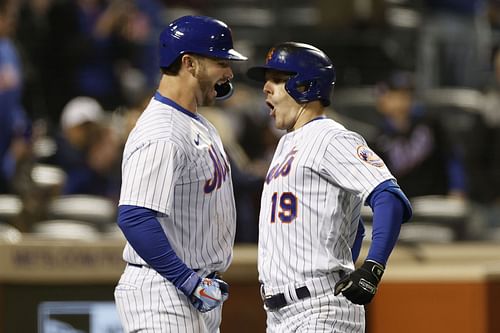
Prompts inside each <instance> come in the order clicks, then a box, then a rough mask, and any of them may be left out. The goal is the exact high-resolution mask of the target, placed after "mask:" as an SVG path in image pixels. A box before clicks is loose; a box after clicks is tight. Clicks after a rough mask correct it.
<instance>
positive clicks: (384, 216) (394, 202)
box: [366, 191, 404, 266]
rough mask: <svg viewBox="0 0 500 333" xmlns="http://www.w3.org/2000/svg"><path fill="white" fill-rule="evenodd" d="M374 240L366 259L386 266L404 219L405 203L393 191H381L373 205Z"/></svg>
mask: <svg viewBox="0 0 500 333" xmlns="http://www.w3.org/2000/svg"><path fill="white" fill-rule="evenodd" d="M372 208H373V229H372V242H371V246H370V250H369V251H368V256H367V257H366V259H368V260H373V261H376V262H378V263H379V264H382V265H384V266H385V264H386V263H387V260H388V259H389V255H390V254H391V252H392V250H393V248H394V246H395V245H396V242H397V239H398V236H399V232H400V230H401V223H402V221H403V213H404V206H403V203H402V202H401V201H400V200H399V199H398V198H397V197H396V196H395V195H394V194H392V193H391V192H387V191H383V192H381V193H380V194H379V195H378V196H377V198H376V200H374V205H373V207H372Z"/></svg>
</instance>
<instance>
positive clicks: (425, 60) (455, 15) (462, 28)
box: [416, 0, 491, 91]
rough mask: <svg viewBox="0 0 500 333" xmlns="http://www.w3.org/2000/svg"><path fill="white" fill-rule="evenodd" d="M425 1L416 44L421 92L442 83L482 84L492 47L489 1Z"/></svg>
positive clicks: (472, 86) (471, 85) (442, 84)
mask: <svg viewBox="0 0 500 333" xmlns="http://www.w3.org/2000/svg"><path fill="white" fill-rule="evenodd" d="M423 3H424V11H423V15H422V22H421V25H420V27H421V29H420V40H419V42H418V46H417V52H418V54H417V68H416V70H417V74H418V81H417V87H418V89H419V91H423V90H425V89H430V88H436V87H441V86H463V87H469V88H480V87H481V86H483V85H484V83H485V78H486V73H487V71H488V54H489V52H490V47H491V46H490V42H491V33H490V27H489V22H488V17H487V11H486V10H487V0H424V1H423Z"/></svg>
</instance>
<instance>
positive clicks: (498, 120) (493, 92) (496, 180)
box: [473, 48, 500, 227]
mask: <svg viewBox="0 0 500 333" xmlns="http://www.w3.org/2000/svg"><path fill="white" fill-rule="evenodd" d="M492 60H493V80H492V82H491V83H490V85H489V86H488V87H487V89H486V91H485V98H484V112H485V114H484V116H485V123H486V126H485V128H484V129H483V133H482V135H481V137H482V138H484V139H483V142H482V145H481V147H480V149H481V153H480V161H479V164H480V166H481V167H482V169H481V170H480V171H479V172H478V178H479V179H477V182H478V183H479V185H480V186H478V189H477V190H476V192H477V193H474V197H473V199H475V201H476V202H478V203H479V204H481V205H482V208H483V209H482V210H481V211H482V214H483V219H484V221H483V224H484V225H485V226H490V227H491V226H497V227H498V226H500V192H499V190H498V189H499V188H500V152H499V151H498V148H497V147H499V146H500V48H496V49H495V51H494V53H493V59H492Z"/></svg>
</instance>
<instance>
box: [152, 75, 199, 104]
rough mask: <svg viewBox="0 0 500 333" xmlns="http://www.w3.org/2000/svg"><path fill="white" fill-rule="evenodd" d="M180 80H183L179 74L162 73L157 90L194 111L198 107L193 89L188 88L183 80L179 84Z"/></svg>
mask: <svg viewBox="0 0 500 333" xmlns="http://www.w3.org/2000/svg"><path fill="white" fill-rule="evenodd" d="M181 82H183V80H182V78H181V77H180V76H168V75H163V76H162V78H161V80H160V85H159V87H158V92H159V93H160V94H161V95H162V96H165V97H167V98H168V99H171V100H172V101H174V102H175V103H177V104H179V105H180V106H182V107H183V108H185V109H186V110H188V111H190V112H192V113H196V112H197V111H198V108H197V104H196V99H195V97H194V93H193V91H194V90H193V89H190V88H189V86H188V85H187V84H186V83H185V82H184V84H181Z"/></svg>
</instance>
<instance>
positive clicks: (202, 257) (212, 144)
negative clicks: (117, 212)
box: [115, 99, 236, 332]
mask: <svg viewBox="0 0 500 333" xmlns="http://www.w3.org/2000/svg"><path fill="white" fill-rule="evenodd" d="M122 171H123V175H122V188H121V195H120V205H134V206H140V207H145V208H150V209H153V210H155V211H157V212H158V215H157V219H158V221H159V222H160V224H161V226H162V228H163V229H164V231H165V233H166V234H167V237H168V240H169V242H170V244H171V246H172V248H173V249H174V251H175V253H176V254H177V255H178V256H179V258H180V259H181V260H182V261H184V262H185V263H186V265H187V266H188V267H190V268H192V269H195V270H198V271H197V273H198V274H200V276H204V275H206V274H208V273H209V272H213V271H219V272H224V271H225V270H226V269H227V267H228V266H229V264H230V262H231V259H232V255H233V252H232V251H233V250H232V249H233V244H234V233H235V229H236V210H235V204H234V195H233V185H232V181H231V175H230V167H229V162H228V159H227V156H226V154H225V152H224V149H223V146H222V142H221V140H220V137H219V135H218V133H217V131H216V130H215V128H214V127H213V126H212V125H211V124H210V123H209V122H208V121H207V120H206V119H205V118H203V117H202V116H199V115H196V116H195V115H193V114H191V115H189V114H188V113H187V111H185V110H181V109H179V110H177V109H176V108H174V107H173V106H170V105H167V104H164V103H162V102H160V101H158V100H156V99H152V100H151V102H150V104H149V105H148V107H147V108H146V110H145V111H144V113H143V114H142V115H141V117H140V118H139V120H138V122H137V124H136V127H135V128H134V129H133V130H132V132H131V133H130V135H129V138H128V140H127V143H126V145H125V149H124V155H123V162H122ZM123 259H124V260H125V261H126V262H129V263H135V264H140V265H145V264H146V263H145V262H144V261H143V259H142V258H141V257H140V256H139V255H138V254H137V253H136V252H135V250H134V249H133V248H132V246H130V244H129V243H127V244H126V245H125V248H124V251H123ZM130 286H133V287H132V288H129V287H130ZM115 297H116V301H117V306H118V308H119V311H120V315H121V318H122V321H123V323H124V326H125V327H126V330H127V332H135V330H139V329H143V330H144V331H145V332H217V331H218V326H219V323H220V308H219V309H218V310H213V311H210V312H209V313H208V315H202V314H200V313H199V312H198V311H197V310H196V309H194V307H193V306H192V305H190V304H189V302H188V301H187V298H186V297H185V296H184V295H183V294H182V293H179V291H178V290H177V289H176V288H175V287H174V286H173V285H171V284H170V283H169V282H168V281H166V280H165V279H164V278H162V277H161V276H159V275H158V274H157V273H156V272H155V271H154V270H152V269H147V268H144V269H143V270H139V271H135V272H134V271H133V267H132V268H131V267H128V268H127V269H126V270H125V272H124V274H123V276H122V278H121V280H120V283H119V284H118V286H117V288H116V292H115ZM141 332H142V331H141Z"/></svg>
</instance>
